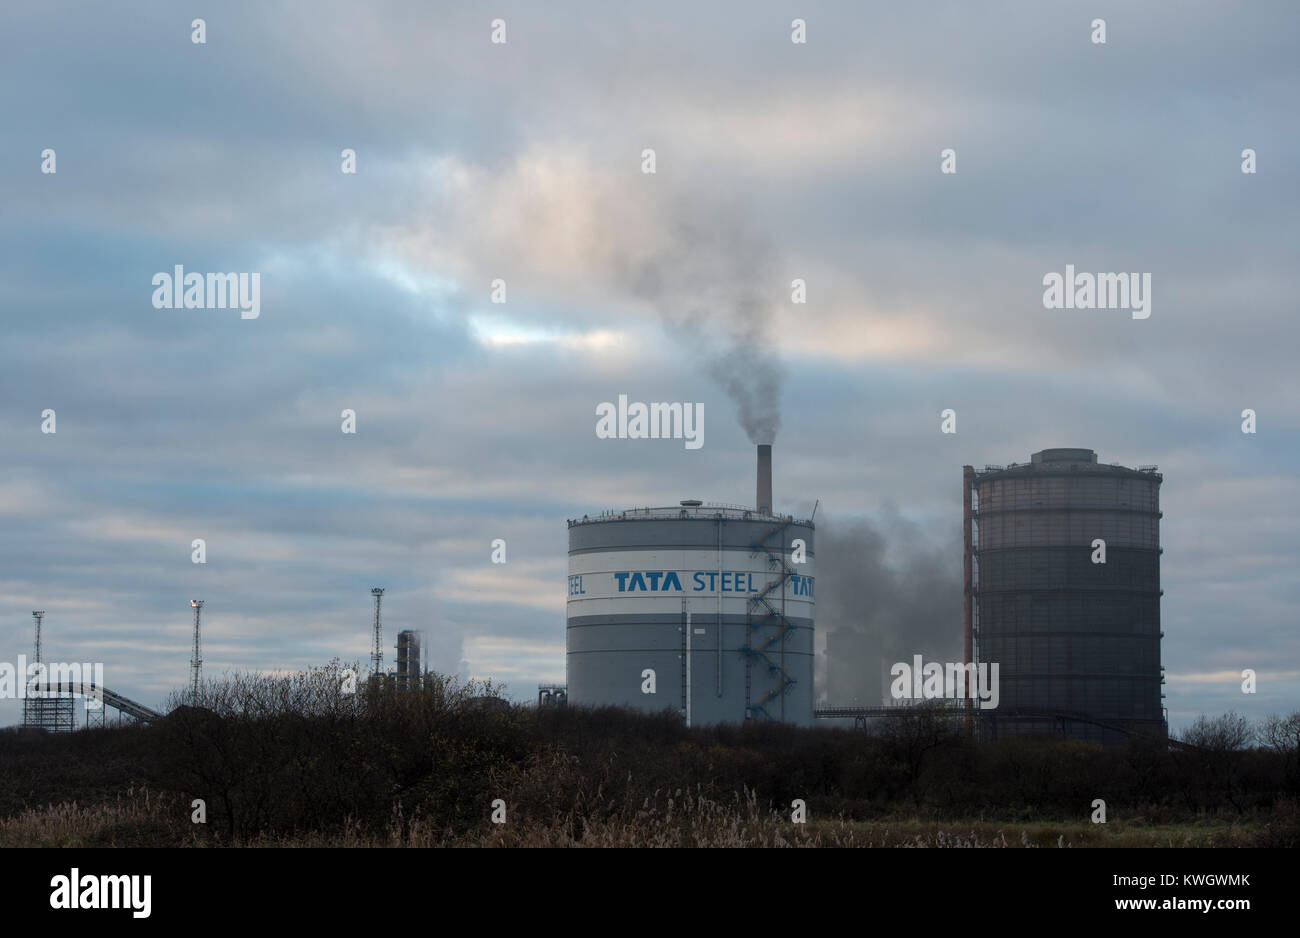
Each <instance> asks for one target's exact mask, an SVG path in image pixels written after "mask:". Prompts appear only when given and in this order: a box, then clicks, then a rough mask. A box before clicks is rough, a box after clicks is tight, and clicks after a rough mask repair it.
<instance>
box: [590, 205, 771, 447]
mask: <svg viewBox="0 0 1300 938" xmlns="http://www.w3.org/2000/svg"><path fill="white" fill-rule="evenodd" d="M666 210H667V211H668V212H669V214H668V216H667V218H665V219H664V221H663V224H664V225H665V228H666V235H667V236H666V237H664V238H662V239H660V240H659V243H658V244H657V246H656V248H655V249H654V250H652V251H650V252H648V253H645V252H643V253H638V254H625V255H623V256H620V257H618V258H617V260H616V262H615V264H614V270H615V271H616V272H617V277H618V280H619V281H620V282H621V284H622V285H623V287H624V288H625V289H626V290H627V291H628V292H630V293H631V294H633V295H634V296H637V297H639V298H640V299H642V300H644V301H646V302H648V303H649V304H650V305H651V306H653V307H654V309H655V310H656V311H657V312H658V313H659V315H660V316H661V317H662V318H663V320H664V322H665V324H666V325H667V326H668V328H669V331H670V333H671V335H672V337H673V339H674V341H676V342H678V343H679V344H680V345H681V346H682V347H683V348H685V349H687V350H688V352H689V353H690V354H691V355H692V356H693V357H696V358H698V359H700V360H702V361H703V363H704V364H705V366H706V367H707V368H708V371H709V374H710V376H711V377H712V378H713V379H714V380H715V381H716V382H717V383H718V384H719V385H720V386H721V387H722V388H723V390H725V391H726V393H727V396H728V397H729V398H730V399H731V401H732V403H733V404H734V405H735V408H736V418H737V420H738V421H739V423H740V425H741V427H743V428H744V430H745V433H746V434H747V435H748V436H749V441H750V442H751V443H756V444H757V443H772V442H774V441H775V439H776V434H777V431H778V430H779V429H780V428H781V409H780V399H781V385H782V382H783V380H784V377H785V369H784V368H783V367H782V365H781V362H780V359H779V357H778V355H777V353H776V348H775V341H774V336H773V331H774V325H773V320H774V310H775V307H774V303H773V295H774V294H773V293H772V290H773V289H775V288H776V284H775V283H772V282H771V278H770V271H771V269H772V264H771V255H772V251H771V249H770V247H769V245H768V244H767V243H766V242H764V241H762V240H761V239H760V238H759V237H757V235H755V233H754V230H753V227H752V225H751V224H749V223H748V221H747V220H746V219H745V217H744V213H743V211H742V210H741V209H739V208H738V207H736V206H734V205H732V204H729V203H726V202H724V201H722V200H721V199H719V198H717V197H707V196H700V195H694V196H690V197H679V198H676V199H673V200H671V201H670V203H669V205H668V206H667V207H666Z"/></svg>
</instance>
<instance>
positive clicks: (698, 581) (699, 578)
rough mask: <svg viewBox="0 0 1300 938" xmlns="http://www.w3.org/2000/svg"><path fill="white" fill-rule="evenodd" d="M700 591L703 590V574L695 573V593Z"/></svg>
mask: <svg viewBox="0 0 1300 938" xmlns="http://www.w3.org/2000/svg"><path fill="white" fill-rule="evenodd" d="M702 589H704V574H703V573H697V574H695V592H697V593H698V592H699V591H700V590H702Z"/></svg>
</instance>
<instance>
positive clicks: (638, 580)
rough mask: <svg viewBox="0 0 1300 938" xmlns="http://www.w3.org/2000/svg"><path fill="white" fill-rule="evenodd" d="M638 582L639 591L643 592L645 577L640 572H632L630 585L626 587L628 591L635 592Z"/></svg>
mask: <svg viewBox="0 0 1300 938" xmlns="http://www.w3.org/2000/svg"><path fill="white" fill-rule="evenodd" d="M638 583H640V584H641V591H642V592H645V577H643V576H642V575H641V574H640V573H633V574H632V585H631V586H629V587H628V588H627V591H628V592H629V593H635V592H636V588H637V584H638Z"/></svg>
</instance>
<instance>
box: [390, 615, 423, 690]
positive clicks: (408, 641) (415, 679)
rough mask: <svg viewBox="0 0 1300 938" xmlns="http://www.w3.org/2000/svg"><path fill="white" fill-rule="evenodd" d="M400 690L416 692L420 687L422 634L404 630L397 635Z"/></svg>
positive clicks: (398, 686)
mask: <svg viewBox="0 0 1300 938" xmlns="http://www.w3.org/2000/svg"><path fill="white" fill-rule="evenodd" d="M396 684H397V689H398V690H416V689H418V688H419V686H420V633H419V632H416V631H414V630H412V629H403V630H402V631H401V632H398V633H397V675H396Z"/></svg>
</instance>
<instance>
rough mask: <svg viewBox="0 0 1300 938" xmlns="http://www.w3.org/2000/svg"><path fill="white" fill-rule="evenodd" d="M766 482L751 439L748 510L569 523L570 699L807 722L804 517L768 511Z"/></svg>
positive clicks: (809, 569) (766, 459) (764, 454)
mask: <svg viewBox="0 0 1300 938" xmlns="http://www.w3.org/2000/svg"><path fill="white" fill-rule="evenodd" d="M771 488H772V482H771V447H759V471H758V498H757V503H756V507H754V508H743V507H738V506H729V505H705V504H703V503H702V502H700V501H698V500H694V499H687V500H685V501H683V502H681V504H680V505H678V506H677V507H668V508H637V509H630V510H627V511H615V512H608V513H605V514H602V515H599V516H596V517H584V518H582V519H580V520H573V521H570V522H569V595H568V614H567V629H566V645H567V659H566V660H567V668H568V700H569V702H570V703H572V704H575V705H606V704H608V705H617V706H626V707H634V708H637V709H641V710H647V711H661V710H663V709H665V708H671V709H674V710H678V711H680V712H681V713H682V715H683V717H684V718H685V719H686V720H687V721H688V723H690V724H692V725H699V724H705V723H720V722H733V723H740V722H742V721H745V720H755V721H775V722H784V723H792V724H798V725H805V726H806V725H810V724H811V723H812V719H813V601H814V597H813V590H814V572H813V570H814V559H813V558H814V551H813V547H814V544H813V524H812V521H811V520H808V521H798V520H795V519H794V518H793V517H790V516H786V515H777V514H773V512H772V508H771V506H772V495H771ZM796 541H802V542H803V547H802V549H800V548H799V545H798V544H796ZM650 672H653V675H651V673H650ZM652 680H653V693H649V692H647V691H649V690H651V688H652V684H651V681H652Z"/></svg>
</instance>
